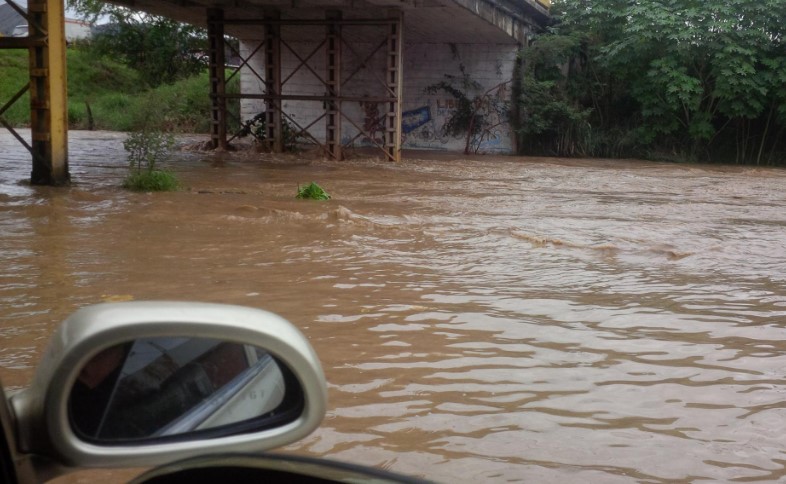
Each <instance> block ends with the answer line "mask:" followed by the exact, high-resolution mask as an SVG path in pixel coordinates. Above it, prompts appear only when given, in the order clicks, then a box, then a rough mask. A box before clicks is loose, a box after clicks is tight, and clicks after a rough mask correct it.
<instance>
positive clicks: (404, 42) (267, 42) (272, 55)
mask: <svg viewBox="0 0 786 484" xmlns="http://www.w3.org/2000/svg"><path fill="white" fill-rule="evenodd" d="M543 2H546V3H548V1H547V0H115V1H110V2H108V3H113V4H117V5H121V6H126V7H129V8H132V9H135V10H140V11H146V12H149V13H152V14H156V15H162V16H166V17H169V18H172V19H174V20H179V21H183V22H188V23H191V24H194V25H198V26H207V27H208V32H209V34H208V35H209V38H210V70H211V92H210V95H211V99H212V133H211V139H212V143H213V145H214V147H216V148H218V147H226V146H227V145H228V143H229V142H230V141H231V140H232V139H234V137H235V136H236V134H237V133H235V134H233V133H228V126H229V125H230V122H229V121H230V120H229V119H228V117H229V116H230V114H229V111H228V110H227V103H228V101H229V100H232V99H233V98H239V99H240V103H241V118H242V119H239V120H236V121H239V122H240V123H243V122H248V121H249V120H253V119H255V120H257V121H258V124H259V126H260V127H261V126H264V129H263V130H262V131H263V136H261V138H262V139H264V142H266V143H268V144H269V145H270V148H271V149H273V150H275V151H279V150H282V149H284V148H285V144H286V143H287V140H288V139H291V138H297V139H298V140H300V141H303V140H305V141H307V142H311V143H313V144H315V145H317V146H319V147H320V149H322V150H323V151H324V152H325V154H326V155H328V156H330V157H333V158H335V159H341V158H342V157H343V156H344V152H345V149H346V148H347V147H355V146H368V147H378V148H380V149H381V151H382V152H383V153H384V154H385V156H386V157H388V158H389V159H391V160H399V159H400V154H401V149H402V146H404V147H411V148H426V149H444V150H458V149H462V148H465V147H467V146H469V138H467V140H461V139H458V137H457V136H451V135H448V134H446V130H444V129H443V128H444V127H445V126H446V125H447V124H449V121H450V118H451V116H452V115H453V114H454V113H455V112H456V110H457V99H456V98H455V96H452V97H451V96H450V95H449V94H450V92H449V91H448V90H445V89H443V90H442V92H441V93H440V91H439V89H435V88H434V86H439V85H440V84H441V85H443V86H444V85H452V86H454V87H458V88H461V86H462V85H463V86H464V88H466V90H467V91H466V95H467V96H468V97H469V98H470V99H476V100H479V99H480V97H478V93H480V94H482V96H481V97H482V98H483V99H484V101H483V105H482V106H480V105H479V104H476V106H475V109H476V111H478V112H481V111H483V112H484V113H485V115H486V116H487V117H490V118H494V119H493V120H492V121H491V122H490V123H487V124H486V125H485V126H486V128H488V129H486V130H485V131H483V132H482V133H478V134H476V135H475V136H476V139H475V140H474V141H473V143H474V144H473V146H475V150H476V151H478V150H480V151H482V152H490V151H494V152H510V151H512V149H513V146H512V143H513V142H512V139H513V136H512V134H511V133H510V129H509V126H508V125H507V116H506V114H505V113H504V110H500V109H498V107H499V106H500V103H499V101H506V100H509V91H508V90H507V86H508V85H509V82H510V80H511V77H512V73H513V66H514V63H515V59H516V53H517V50H518V49H519V48H520V47H521V46H522V45H526V44H527V42H528V39H529V37H530V34H531V32H533V31H535V30H537V29H538V28H539V26H541V25H543V24H545V23H546V22H547V20H548V11H547V9H546V8H544V7H543V5H542V3H543ZM12 3H13V0H12V1H11V2H9V4H12ZM28 3H29V6H30V12H31V13H30V15H29V21H30V25H31V29H30V32H31V34H30V37H28V38H23V39H11V38H3V39H0V48H23V49H29V51H30V56H31V64H30V65H31V67H30V79H31V82H30V84H29V86H25V87H23V88H22V90H21V91H20V94H18V95H17V96H15V97H14V99H12V100H11V101H10V102H8V103H5V104H3V105H2V106H0V124H4V125H6V127H8V128H9V129H11V128H10V126H7V123H5V122H4V121H3V119H2V113H3V111H5V110H6V109H7V108H8V106H9V105H10V104H12V103H13V102H14V101H16V100H17V99H18V98H20V97H21V96H22V94H23V93H24V92H25V91H26V90H28V89H29V90H30V91H31V93H32V95H31V111H32V118H33V121H32V127H33V142H32V144H31V145H28V144H27V143H26V142H25V140H23V139H21V138H20V137H19V136H18V135H17V137H18V138H19V139H20V141H21V142H22V143H24V144H25V146H27V147H28V149H29V150H30V151H31V153H32V155H33V174H32V181H33V182H34V183H42V184H64V183H68V181H69V173H68V144H67V116H66V113H67V109H66V104H65V103H66V101H65V100H66V83H65V40H64V34H63V21H64V16H63V2H62V0H29V2H28ZM17 10H19V8H18V7H17ZM20 11H21V10H20ZM225 36H231V37H234V38H236V39H239V41H240V42H239V45H240V47H239V49H236V50H235V51H234V52H233V49H232V48H231V47H229V44H228V43H227V42H226V40H225V39H226V37H225ZM227 53H230V55H233V57H237V58H239V59H240V60H239V61H238V63H239V66H237V67H236V69H235V71H234V72H233V71H232V69H231V68H230V67H227V62H226V60H227V59H226V54H227ZM227 71H229V75H228V74H227ZM234 76H240V78H241V82H240V85H241V89H240V93H229V92H227V89H226V86H227V82H228V80H230V79H229V78H231V77H234ZM469 86H471V88H470V87H469ZM470 91H474V92H470ZM0 104H2V103H0ZM473 116H474V113H473ZM12 132H13V130H12Z"/></svg>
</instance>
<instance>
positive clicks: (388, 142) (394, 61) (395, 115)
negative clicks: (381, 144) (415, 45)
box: [385, 11, 404, 161]
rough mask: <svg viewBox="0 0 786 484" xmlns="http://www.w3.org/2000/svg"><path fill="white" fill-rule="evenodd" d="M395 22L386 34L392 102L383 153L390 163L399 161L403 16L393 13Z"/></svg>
mask: <svg viewBox="0 0 786 484" xmlns="http://www.w3.org/2000/svg"><path fill="white" fill-rule="evenodd" d="M394 15H395V16H396V17H397V19H396V21H394V22H392V23H391V24H390V27H389V28H390V31H389V33H388V67H387V88H388V91H390V93H391V94H392V95H393V98H394V99H393V100H391V101H389V102H388V103H387V116H386V120H385V152H386V153H387V155H388V158H390V159H391V160H392V161H401V135H402V133H401V112H402V111H401V104H402V100H403V93H404V91H403V88H404V62H403V61H404V42H403V38H402V34H403V28H402V27H403V14H402V13H401V11H397V12H394Z"/></svg>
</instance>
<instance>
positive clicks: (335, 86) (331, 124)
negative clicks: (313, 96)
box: [325, 12, 343, 160]
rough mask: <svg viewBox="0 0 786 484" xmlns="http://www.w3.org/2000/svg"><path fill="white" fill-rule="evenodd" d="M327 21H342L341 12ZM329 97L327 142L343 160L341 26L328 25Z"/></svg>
mask: <svg viewBox="0 0 786 484" xmlns="http://www.w3.org/2000/svg"><path fill="white" fill-rule="evenodd" d="M326 17H327V20H328V21H329V22H330V21H331V20H341V12H328V13H327V16H326ZM326 51H327V52H326V53H327V62H326V65H327V81H326V82H325V84H326V87H327V95H328V97H330V98H331V99H330V100H329V101H327V102H326V103H325V107H326V114H327V133H326V136H325V142H326V144H327V152H328V154H329V155H330V156H331V157H332V158H333V159H335V160H341V159H343V154H342V152H341V25H339V24H337V23H328V25H327V43H326Z"/></svg>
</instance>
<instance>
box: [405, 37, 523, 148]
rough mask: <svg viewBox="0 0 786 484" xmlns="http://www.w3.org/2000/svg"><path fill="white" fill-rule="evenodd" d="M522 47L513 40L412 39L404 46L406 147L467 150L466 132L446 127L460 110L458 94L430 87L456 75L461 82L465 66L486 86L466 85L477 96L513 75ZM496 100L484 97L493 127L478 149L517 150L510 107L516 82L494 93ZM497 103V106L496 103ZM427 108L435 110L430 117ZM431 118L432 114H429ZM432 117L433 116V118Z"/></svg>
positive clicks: (483, 108) (481, 110)
mask: <svg viewBox="0 0 786 484" xmlns="http://www.w3.org/2000/svg"><path fill="white" fill-rule="evenodd" d="M516 53H517V47H516V46H515V45H510V44H419V45H408V46H407V47H406V49H405V52H404V62H405V66H404V79H405V82H404V106H403V109H404V112H405V115H404V131H405V142H404V147H405V148H426V149H438V150H448V151H463V150H464V145H465V137H464V136H463V135H462V136H460V137H458V138H456V137H451V136H446V135H444V134H443V131H442V128H443V126H444V125H445V123H446V122H447V121H448V119H450V117H451V115H452V114H453V113H454V112H455V110H456V101H455V98H454V97H453V96H451V95H450V94H448V93H446V92H444V91H438V92H437V93H434V94H429V93H426V88H427V87H428V86H430V85H433V84H435V83H438V82H440V81H443V80H444V81H448V82H451V81H450V80H449V79H447V78H446V75H447V76H454V80H453V81H452V83H453V85H454V86H456V87H458V88H461V84H462V83H461V79H463V77H464V76H463V75H462V72H461V66H462V65H463V66H464V72H466V73H467V74H468V75H469V78H470V79H472V80H474V81H477V82H478V83H479V84H480V86H481V88H480V89H460V90H462V91H464V92H465V93H467V94H468V97H470V98H471V99H472V98H474V97H476V96H482V94H483V93H485V92H486V91H487V90H489V89H492V88H494V87H495V86H499V85H500V84H502V83H505V82H506V81H510V80H511V78H512V76H513V68H514V65H515V61H516ZM491 98H492V99H491V101H492V102H491V103H482V104H481V106H480V108H479V110H478V112H479V114H481V115H483V116H485V117H486V119H487V121H488V122H489V123H490V124H491V125H497V124H498V123H501V124H499V125H498V126H494V127H490V129H489V130H488V132H486V133H482V135H481V136H480V137H479V139H476V140H473V143H472V145H473V146H475V147H477V149H478V153H513V152H514V151H515V146H514V137H513V135H512V133H511V129H510V124H509V123H508V120H507V115H506V114H505V112H504V110H505V108H506V107H508V104H509V101H510V83H507V84H504V85H502V86H501V87H500V88H498V89H496V90H494V91H493V92H492V93H491ZM495 106H496V108H495ZM424 112H427V113H429V114H430V116H428V115H427V116H426V117H424ZM428 118H430V119H428ZM427 119H428V120H427Z"/></svg>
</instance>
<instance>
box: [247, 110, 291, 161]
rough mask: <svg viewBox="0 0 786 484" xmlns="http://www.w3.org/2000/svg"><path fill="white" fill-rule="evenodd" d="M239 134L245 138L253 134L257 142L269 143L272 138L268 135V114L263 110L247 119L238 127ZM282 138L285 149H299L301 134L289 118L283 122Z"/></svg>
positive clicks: (289, 150)
mask: <svg viewBox="0 0 786 484" xmlns="http://www.w3.org/2000/svg"><path fill="white" fill-rule="evenodd" d="M238 136H239V137H241V138H244V137H246V136H252V137H253V138H254V139H255V140H256V142H258V143H261V144H262V145H269V144H270V143H271V142H272V140H269V139H268V137H267V115H266V113H264V112H262V113H259V114H257V115H256V116H254V117H253V118H251V119H249V120H247V121H245V122H244V123H243V124H242V125H241V126H240V128H239V129H238ZM281 138H282V143H283V147H284V151H288V152H295V151H297V150H298V141H299V140H300V136H299V135H298V132H297V131H296V130H295V128H293V127H292V125H291V124H290V123H289V122H288V121H287V120H282V122H281Z"/></svg>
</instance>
